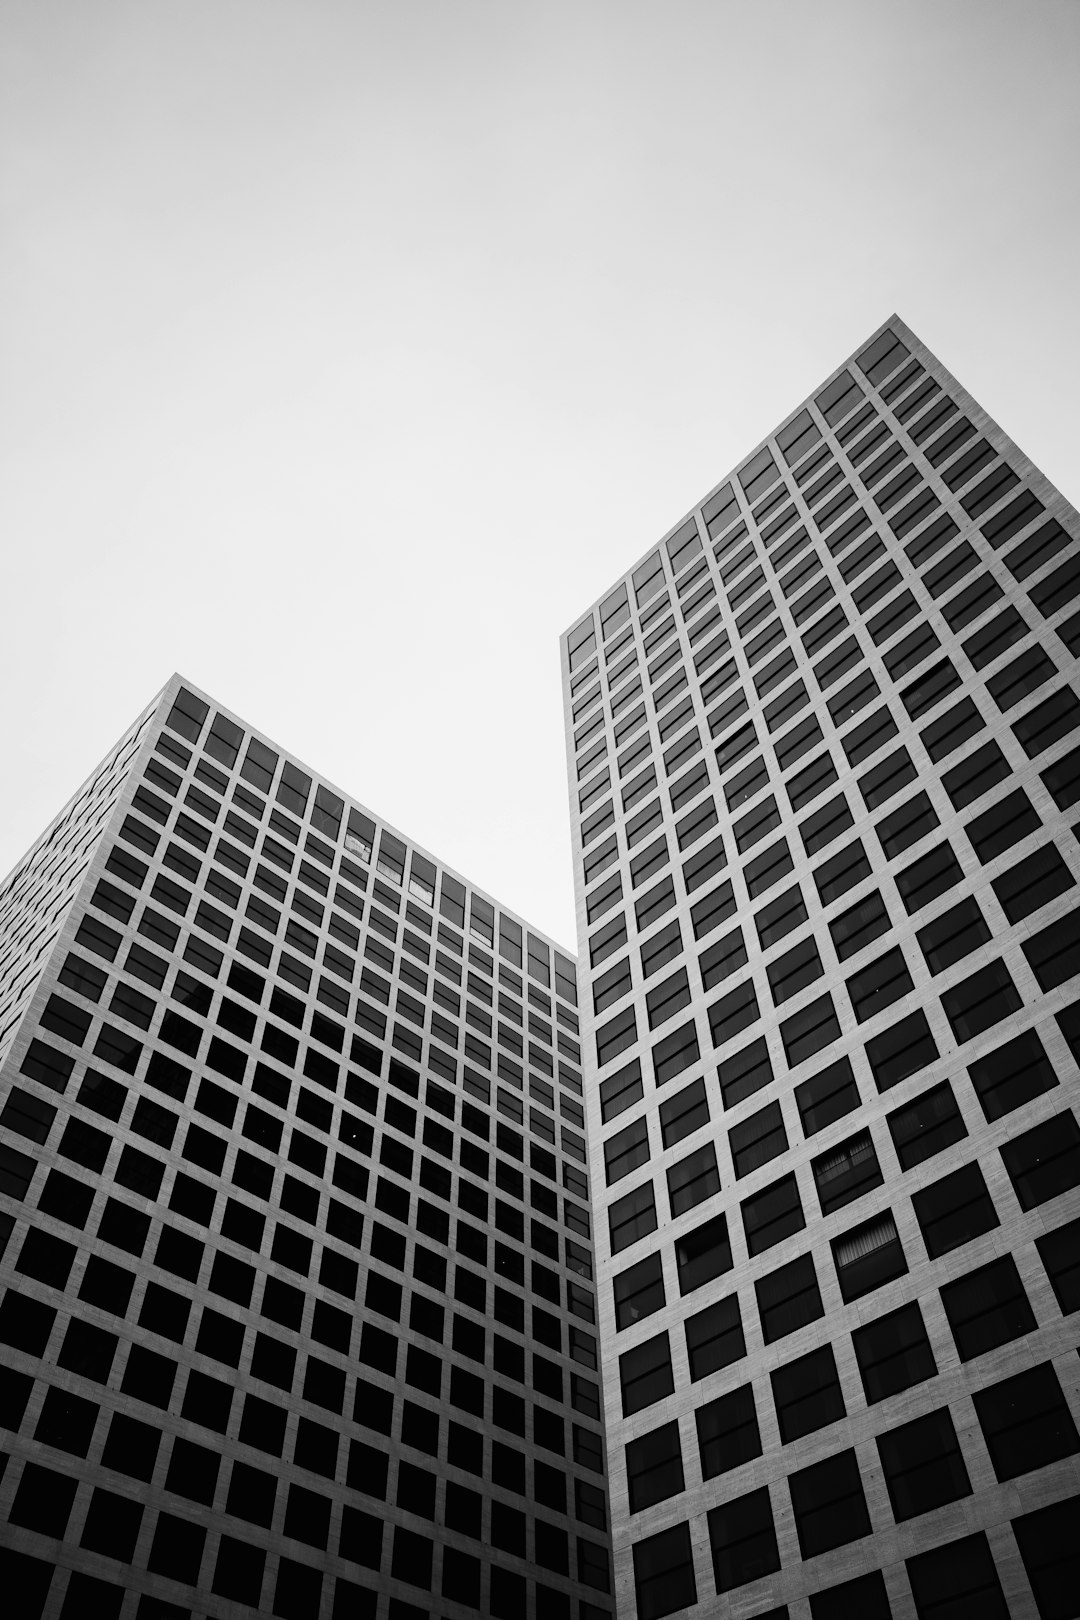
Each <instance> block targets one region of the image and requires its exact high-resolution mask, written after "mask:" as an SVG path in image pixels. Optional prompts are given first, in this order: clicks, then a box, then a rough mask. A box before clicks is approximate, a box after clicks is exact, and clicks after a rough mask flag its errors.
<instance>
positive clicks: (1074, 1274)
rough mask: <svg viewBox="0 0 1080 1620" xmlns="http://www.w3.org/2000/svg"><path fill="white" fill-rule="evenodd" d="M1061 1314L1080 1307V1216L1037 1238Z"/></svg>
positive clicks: (1037, 1244) (1037, 1245)
mask: <svg viewBox="0 0 1080 1620" xmlns="http://www.w3.org/2000/svg"><path fill="white" fill-rule="evenodd" d="M1035 1247H1036V1248H1037V1249H1038V1251H1039V1259H1040V1260H1041V1261H1042V1263H1043V1265H1044V1266H1045V1268H1046V1275H1047V1276H1048V1277H1049V1279H1050V1284H1051V1287H1052V1288H1053V1290H1054V1294H1055V1296H1056V1298H1057V1302H1058V1305H1059V1306H1060V1307H1061V1310H1062V1313H1063V1314H1064V1315H1066V1316H1068V1315H1070V1314H1071V1313H1072V1312H1073V1311H1078V1310H1080V1218H1078V1219H1077V1220H1075V1221H1067V1222H1066V1224H1065V1225H1064V1226H1057V1227H1055V1228H1054V1230H1053V1231H1052V1232H1046V1233H1044V1235H1043V1236H1042V1237H1038V1238H1036V1239H1035Z"/></svg>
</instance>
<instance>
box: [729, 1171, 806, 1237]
mask: <svg viewBox="0 0 1080 1620" xmlns="http://www.w3.org/2000/svg"><path fill="white" fill-rule="evenodd" d="M741 1209H742V1219H743V1230H744V1231H745V1234H746V1245H747V1248H748V1250H749V1252H750V1253H751V1254H752V1255H753V1254H761V1253H762V1252H763V1251H764V1250H765V1249H770V1248H772V1247H773V1245H774V1244H776V1243H780V1242H782V1241H783V1240H784V1238H786V1237H790V1236H791V1235H792V1233H794V1232H801V1231H802V1229H803V1227H804V1226H805V1225H806V1217H805V1215H804V1214H803V1208H802V1203H801V1201H800V1199H799V1189H798V1184H797V1182H796V1180H795V1177H794V1175H788V1176H783V1177H781V1179H780V1180H779V1181H774V1182H773V1183H772V1185H771V1186H769V1187H765V1188H763V1189H762V1191H761V1192H759V1193H755V1194H754V1195H753V1197H751V1198H746V1199H744V1200H743V1203H742V1205H741Z"/></svg>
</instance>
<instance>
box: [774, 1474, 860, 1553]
mask: <svg viewBox="0 0 1080 1620" xmlns="http://www.w3.org/2000/svg"><path fill="white" fill-rule="evenodd" d="M788 1488H789V1490H790V1491H791V1505H792V1508H793V1509H794V1511H795V1528H796V1530H797V1531H798V1536H799V1547H800V1550H801V1552H802V1555H803V1557H804V1558H814V1557H816V1556H817V1555H818V1554H819V1553H823V1552H829V1551H830V1550H831V1549H832V1548H833V1547H843V1546H845V1545H846V1544H847V1543H848V1542H850V1541H859V1540H860V1539H861V1538H862V1537H863V1536H868V1535H869V1534H870V1515H869V1513H868V1511H867V1507H866V1498H865V1496H864V1495H863V1488H862V1479H861V1478H860V1475H859V1465H858V1463H857V1462H856V1460H855V1452H854V1451H853V1450H851V1451H841V1452H839V1453H838V1454H837V1455H836V1456H835V1457H827V1458H826V1459H825V1460H824V1461H823V1462H819V1463H813V1464H811V1466H810V1467H809V1468H800V1469H798V1470H797V1471H796V1472H795V1473H794V1474H789V1475H788Z"/></svg>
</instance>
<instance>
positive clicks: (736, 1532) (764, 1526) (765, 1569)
mask: <svg viewBox="0 0 1080 1620" xmlns="http://www.w3.org/2000/svg"><path fill="white" fill-rule="evenodd" d="M708 1524H709V1546H710V1548H711V1551H712V1559H713V1577H714V1579H715V1581H716V1590H717V1592H718V1593H720V1592H731V1591H734V1590H735V1589H736V1588H737V1587H740V1586H746V1585H747V1584H748V1583H749V1582H750V1581H756V1580H760V1579H761V1577H762V1576H763V1575H771V1574H773V1572H774V1571H776V1570H778V1569H779V1568H780V1552H779V1549H778V1547H777V1545H776V1532H775V1530H774V1528H773V1516H772V1506H771V1504H770V1501H769V1491H768V1487H767V1486H764V1485H763V1486H762V1487H761V1489H760V1490H757V1491H751V1492H749V1494H748V1495H746V1496H739V1497H736V1498H735V1500H734V1501H730V1502H725V1503H724V1504H723V1505H722V1506H720V1507H715V1508H712V1509H710V1511H709V1516H708ZM661 1612H667V1611H661Z"/></svg>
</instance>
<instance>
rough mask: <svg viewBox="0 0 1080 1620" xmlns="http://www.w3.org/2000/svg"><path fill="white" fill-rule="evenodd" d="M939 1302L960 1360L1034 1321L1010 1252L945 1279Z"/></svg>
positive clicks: (1008, 1337)
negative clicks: (949, 1280) (951, 1280)
mask: <svg viewBox="0 0 1080 1620" xmlns="http://www.w3.org/2000/svg"><path fill="white" fill-rule="evenodd" d="M941 1303H942V1304H943V1305H944V1307H945V1315H946V1316H947V1317H948V1319H949V1326H950V1328H951V1329H952V1336H953V1338H954V1339H955V1340H956V1348H957V1350H958V1351H959V1352H960V1360H961V1361H971V1360H972V1359H973V1357H975V1356H981V1355H985V1354H986V1352H987V1351H988V1350H994V1349H996V1348H997V1346H998V1345H999V1344H1008V1343H1010V1342H1011V1341H1012V1340H1013V1339H1020V1338H1023V1336H1024V1334H1025V1333H1031V1332H1033V1331H1034V1329H1035V1328H1036V1326H1037V1325H1038V1324H1037V1323H1036V1321H1035V1316H1034V1313H1033V1311H1032V1309H1031V1306H1030V1304H1029V1303H1028V1297H1027V1294H1026V1293H1025V1292H1024V1285H1023V1283H1022V1282H1021V1281H1020V1274H1019V1272H1018V1271H1017V1269H1016V1262H1015V1260H1014V1259H1013V1257H1012V1255H1011V1254H1008V1255H1004V1256H1003V1257H1002V1258H1001V1259H1000V1260H994V1261H992V1262H991V1263H990V1265H987V1266H980V1267H979V1268H978V1270H977V1271H969V1272H968V1274H967V1275H966V1276H965V1277H958V1278H957V1279H956V1280H955V1282H951V1283H946V1285H945V1286H944V1287H943V1288H942V1290H941Z"/></svg>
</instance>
